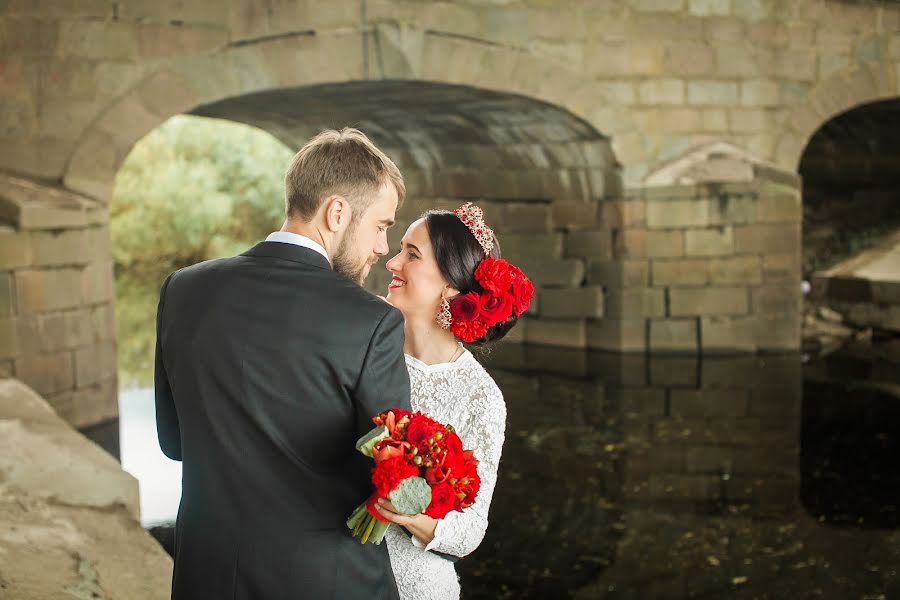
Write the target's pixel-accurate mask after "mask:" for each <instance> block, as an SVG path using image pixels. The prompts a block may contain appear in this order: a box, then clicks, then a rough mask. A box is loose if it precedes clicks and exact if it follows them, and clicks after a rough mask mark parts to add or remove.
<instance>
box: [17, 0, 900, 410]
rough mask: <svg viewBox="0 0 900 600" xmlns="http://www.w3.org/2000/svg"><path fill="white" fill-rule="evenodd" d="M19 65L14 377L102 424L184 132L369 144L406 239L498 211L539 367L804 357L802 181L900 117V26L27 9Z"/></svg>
mask: <svg viewBox="0 0 900 600" xmlns="http://www.w3.org/2000/svg"><path fill="white" fill-rule="evenodd" d="M501 4H502V5H501ZM0 49H2V55H0V56H2V59H0V172H2V175H0V377H9V376H13V377H16V378H18V379H20V380H22V381H24V382H26V383H28V384H29V385H31V386H32V387H33V388H34V389H35V390H37V391H38V392H39V393H40V394H42V395H43V396H45V397H46V398H47V399H48V400H49V401H50V402H51V403H52V404H53V405H54V407H55V408H56V409H57V410H58V411H59V412H60V413H61V414H62V415H63V416H64V417H65V418H66V419H68V420H69V421H70V422H72V423H73V424H75V425H78V426H85V425H89V424H92V423H97V422H100V421H103V420H105V419H108V418H111V417H114V416H115V415H116V363H115V332H114V326H113V324H114V317H113V306H112V302H113V286H112V280H113V279H112V278H113V273H112V261H111V252H110V243H109V233H108V232H109V227H108V226H109V210H108V202H109V199H110V196H111V189H112V186H113V182H114V179H115V176H116V173H117V170H118V168H119V166H120V164H121V163H122V161H123V160H124V158H125V157H126V155H127V154H128V152H129V151H130V149H131V148H132V147H133V146H134V144H135V142H136V141H137V140H139V139H140V138H141V137H142V136H144V135H145V134H146V133H147V132H149V131H151V130H152V129H153V128H155V127H156V126H158V125H159V124H161V123H162V122H164V121H165V120H166V119H168V118H169V117H171V116H172V115H176V114H179V113H194V114H200V115H207V116H215V117H220V118H225V119H232V120H235V121H241V122H244V123H249V124H252V125H255V126H257V127H261V128H263V129H265V130H267V131H269V132H271V133H272V134H273V135H275V136H276V137H278V138H279V139H281V140H283V141H284V142H285V143H287V144H288V145H290V146H292V147H297V146H299V145H300V144H301V143H302V142H303V141H304V140H305V139H306V138H307V137H309V136H310V135H311V134H313V133H314V132H316V131H317V130H318V129H320V128H322V127H325V126H334V127H337V126H342V125H348V124H350V125H356V126H358V127H360V128H362V129H363V130H365V131H366V132H368V133H369V134H371V135H372V137H373V138H374V139H375V140H376V141H377V142H378V143H379V144H380V145H382V146H383V147H384V148H385V149H386V150H387V151H388V153H389V154H390V155H391V156H393V157H394V158H395V159H396V161H397V163H398V164H399V166H400V167H401V169H402V170H403V172H404V174H405V176H406V178H407V182H408V187H409V191H410V198H411V200H410V202H409V203H408V204H407V206H406V207H405V208H404V209H403V213H402V215H401V219H402V221H403V223H405V222H409V221H410V220H411V219H412V218H414V216H415V215H416V214H417V213H418V212H420V211H421V210H422V209H424V208H425V207H430V206H434V205H438V206H455V205H457V204H458V203H459V202H460V201H462V200H464V199H476V200H478V201H479V202H480V203H482V204H484V206H485V207H486V210H487V212H488V216H489V218H490V221H491V222H492V223H494V224H495V225H496V229H497V230H498V232H499V233H500V235H501V238H502V241H503V245H504V248H505V250H506V254H507V255H509V256H511V257H514V258H515V259H516V260H520V261H522V262H523V263H524V266H525V268H526V270H527V272H528V273H529V274H531V275H532V276H533V278H534V279H535V281H536V282H537V283H538V284H539V287H540V288H541V292H540V298H539V302H538V303H537V306H536V307H535V309H534V310H533V311H532V313H531V314H530V315H529V317H528V318H527V319H525V320H524V322H523V324H522V326H521V327H520V328H518V329H517V331H518V334H517V336H516V337H517V339H518V340H520V341H522V340H524V341H525V342H529V343H535V344H549V345H562V346H573V347H589V348H595V349H605V350H612V351H626V352H688V353H710V352H734V351H741V352H757V351H777V350H789V349H796V348H798V347H799V343H800V306H801V295H800V285H799V284H800V245H801V242H800V218H801V190H800V177H799V176H798V172H799V171H798V168H799V165H800V163H801V158H802V157H803V155H804V149H805V148H806V147H807V143H808V141H809V140H810V139H811V138H812V137H813V136H814V134H815V133H816V132H817V131H818V130H820V128H822V126H823V125H824V124H826V123H827V122H829V121H830V120H831V119H833V118H834V117H836V116H838V115H840V114H842V113H844V112H846V111H848V110H850V109H853V108H856V107H860V106H864V105H867V104H870V103H873V102H876V101H890V100H892V99H895V98H896V97H897V96H898V91H900V90H898V77H900V6H898V4H897V3H894V2H888V1H880V2H879V1H875V0H872V1H862V0H859V1H852V0H796V1H795V2H790V3H785V2H779V1H776V0H623V1H613V0H592V1H590V2H588V1H574V0H567V1H564V2H563V1H561V2H553V3H546V2H539V1H537V0H525V1H523V0H510V1H509V2H503V3H498V2H496V1H488V0H469V1H465V2H452V3H451V2H421V1H401V0H353V1H348V0H333V1H330V2H318V1H313V0H307V1H303V0H298V1H296V2H288V1H278V2H276V1H274V0H265V1H260V0H232V1H231V2H228V3H227V4H226V5H225V6H224V7H223V3H221V2H213V1H210V0H206V1H202V0H198V1H195V2H183V1H181V0H153V1H149V0H147V1H138V0H117V1H114V0H84V1H81V2H66V1H61V0H60V1H50V2H41V3H35V2H30V1H27V0H13V1H11V2H5V3H3V7H2V8H0ZM403 223H401V227H402V224H403ZM381 284H382V282H377V281H376V282H373V285H381Z"/></svg>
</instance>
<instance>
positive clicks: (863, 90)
mask: <svg viewBox="0 0 900 600" xmlns="http://www.w3.org/2000/svg"><path fill="white" fill-rule="evenodd" d="M898 72H900V62H897V63H890V62H887V61H883V62H877V63H867V64H862V63H860V64H857V65H855V66H853V67H852V68H850V69H847V70H845V71H843V72H841V73H838V74H835V75H833V76H832V77H830V78H829V79H826V80H825V81H822V82H821V83H819V84H818V85H817V86H816V87H815V88H813V90H812V91H811V92H810V93H809V95H808V96H807V97H806V101H805V102H803V103H802V104H800V105H799V106H797V107H796V108H795V109H794V110H793V111H792V112H791V114H790V116H789V117H788V119H787V121H786V122H785V125H786V127H785V130H784V132H783V133H782V134H781V136H780V137H779V139H778V141H777V143H776V146H775V162H776V164H777V165H778V166H780V167H781V168H783V169H787V170H788V171H791V172H796V171H797V167H798V165H799V164H800V159H801V157H802V156H803V152H804V150H805V149H806V146H807V144H808V143H809V140H810V138H812V136H813V134H814V133H815V132H816V131H818V129H819V128H820V127H822V125H824V124H825V123H827V122H828V121H830V120H831V119H832V118H834V117H835V116H837V115H839V114H841V113H843V112H846V111H848V110H850V109H852V108H855V107H857V106H860V105H863V104H868V103H870V102H875V101H878V100H885V99H889V98H892V97H895V96H897V95H898V94H900V81H898Z"/></svg>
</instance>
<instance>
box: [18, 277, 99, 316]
mask: <svg viewBox="0 0 900 600" xmlns="http://www.w3.org/2000/svg"><path fill="white" fill-rule="evenodd" d="M111 276H112V275H111V274H110V277H111ZM81 280H82V270H81V269H48V270H33V269H29V270H22V271H16V273H15V288H16V294H17V310H18V313H19V314H34V313H39V312H47V311H53V310H61V309H65V308H73V307H76V306H79V305H80V304H81V303H82V301H83V299H84V298H83V295H82V291H81V290H82V286H81Z"/></svg>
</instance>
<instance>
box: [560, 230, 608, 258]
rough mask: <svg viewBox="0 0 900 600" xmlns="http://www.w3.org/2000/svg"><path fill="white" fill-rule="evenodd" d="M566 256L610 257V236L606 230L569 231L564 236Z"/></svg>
mask: <svg viewBox="0 0 900 600" xmlns="http://www.w3.org/2000/svg"><path fill="white" fill-rule="evenodd" d="M565 256H566V257H567V258H599V259H609V258H612V236H611V234H610V232H609V231H608V230H598V231H590V230H585V231H570V232H569V233H568V234H566V237H565Z"/></svg>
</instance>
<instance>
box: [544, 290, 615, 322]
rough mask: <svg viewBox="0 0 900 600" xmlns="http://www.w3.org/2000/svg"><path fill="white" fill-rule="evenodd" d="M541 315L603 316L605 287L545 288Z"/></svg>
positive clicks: (564, 316) (563, 316)
mask: <svg viewBox="0 0 900 600" xmlns="http://www.w3.org/2000/svg"><path fill="white" fill-rule="evenodd" d="M540 314H541V317H551V318H593V319H596V318H601V317H602V316H603V288H602V287H599V286H589V287H581V288H575V289H568V290H565V289H561V290H553V289H548V290H543V291H542V292H541V307H540Z"/></svg>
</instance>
